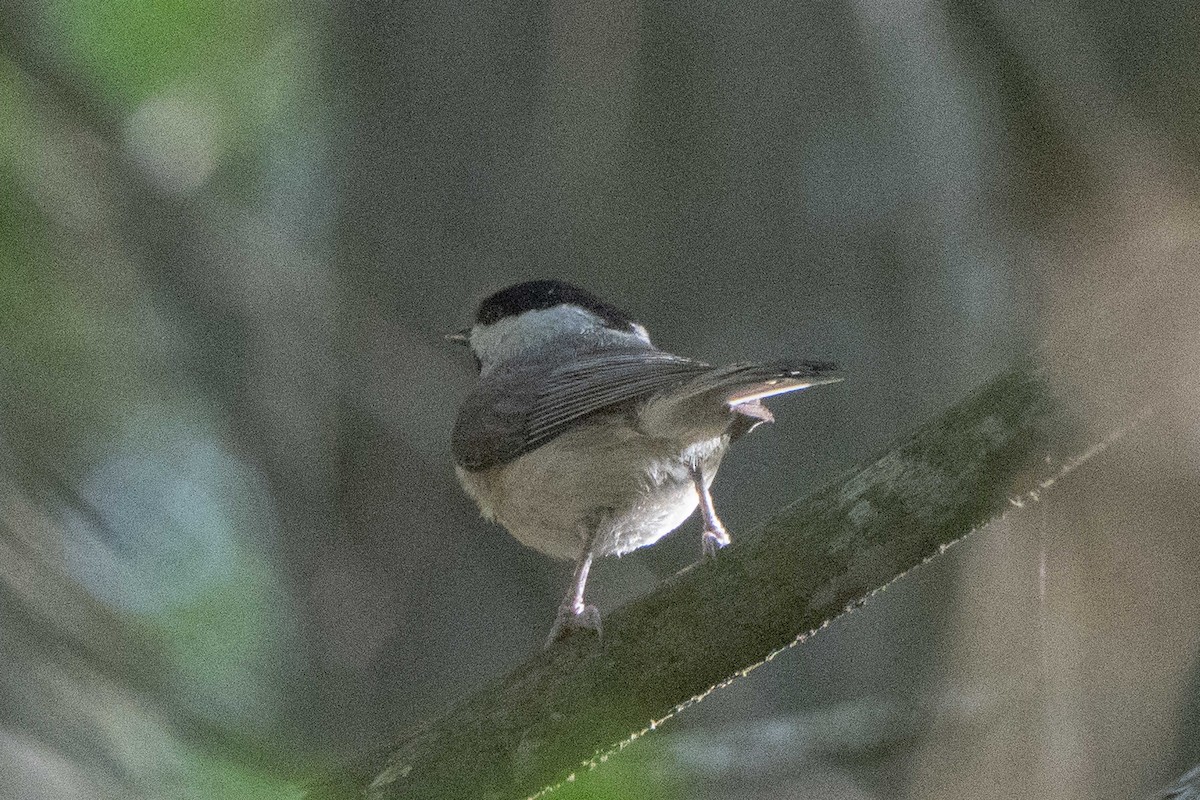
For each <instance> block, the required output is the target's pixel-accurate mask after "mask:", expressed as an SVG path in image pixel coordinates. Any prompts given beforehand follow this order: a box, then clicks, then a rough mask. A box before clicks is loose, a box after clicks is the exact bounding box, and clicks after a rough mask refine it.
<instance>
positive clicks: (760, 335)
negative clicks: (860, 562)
mask: <svg viewBox="0 0 1200 800" xmlns="http://www.w3.org/2000/svg"><path fill="white" fill-rule="evenodd" d="M1198 44H1200V15H1197V14H1195V11H1194V9H1193V8H1192V7H1191V6H1190V5H1189V4H1187V3H1173V2H1147V3H1136V4H1130V3H1118V2H1112V0H1103V1H1102V2H1098V3H1092V4H1084V5H1080V4H1067V3H1040V4H1027V3H1016V2H1011V1H1010V0H946V2H922V1H921V0H909V1H908V2H878V1H876V0H849V1H848V2H834V3H766V2H746V3H725V4H717V3H699V4H690V5H687V4H685V5H679V4H671V3H663V2H658V3H654V2H650V3H645V2H635V1H634V0H611V2H607V3H577V4H576V3H526V4H517V3H467V2H453V1H452V0H444V1H439V0H435V1H434V2H430V3H392V2H384V0H366V1H365V2H357V3H345V4H335V5H327V4H323V3H312V2H299V3H298V2H287V0H248V2H241V3H230V2H221V1H220V0H191V2H182V0H170V1H169V2H168V1H167V0H154V1H151V0H143V1H141V2H134V1H133V0H119V1H114V0H47V2H42V3H26V2H22V0H0V798H20V799H21V800H25V799H26V798H29V799H32V800H41V799H42V798H45V799H46V800H51V799H53V800H70V799H74V798H80V799H83V798H89V799H90V798H99V799H103V800H107V799H108V798H196V799H197V800H200V799H201V798H268V799H269V798H298V797H299V796H300V795H301V791H300V788H299V787H300V786H301V785H302V783H303V781H305V780H307V779H310V778H314V777H319V776H320V775H321V774H322V773H323V771H324V770H326V769H328V768H329V767H331V766H332V765H335V764H337V763H338V762H339V761H340V760H341V759H344V758H346V757H348V756H351V755H353V754H355V753H360V752H362V751H364V750H366V749H370V748H373V747H377V746H380V745H384V744H386V743H387V742H389V741H391V740H392V739H394V738H395V737H397V736H399V735H401V734H402V733H403V732H404V731H405V730H406V729H408V728H409V727H410V726H412V725H413V724H414V723H416V722H418V721H420V720H422V719H424V718H426V717H428V716H430V715H433V714H436V713H438V711H439V710H440V709H443V708H445V707H446V705H447V704H448V703H449V702H452V701H453V700H454V699H456V698H460V697H463V696H465V695H467V694H469V693H470V692H471V690H472V689H473V688H474V687H477V686H479V685H480V684H481V683H483V682H485V681H488V680H489V679H492V678H494V677H497V676H499V675H501V674H503V673H504V672H505V671H506V670H508V669H509V668H510V667H512V666H514V665H516V664H518V663H520V662H521V661H522V660H524V659H525V658H526V657H527V656H528V655H529V654H530V653H532V652H533V651H534V650H536V649H537V648H538V647H540V644H541V641H542V638H543V636H544V635H545V631H546V629H547V626H548V625H549V623H550V621H551V620H552V618H553V614H554V610H555V607H556V605H557V602H558V600H559V597H560V595H561V591H562V587H563V584H564V582H565V580H566V579H567V575H568V570H569V567H568V566H567V565H561V564H555V563H552V562H549V561H548V560H546V559H544V558H543V557H541V556H540V555H538V554H536V553H534V552H532V551H527V550H525V549H523V548H522V547H521V546H520V545H519V544H517V543H516V542H515V541H514V540H512V539H510V538H509V537H508V536H507V535H506V534H505V533H504V532H503V531H502V530H501V529H499V528H497V527H493V526H490V525H488V524H486V523H485V522H484V521H483V520H481V519H480V518H479V517H478V514H477V512H476V511H475V509H474V507H473V506H472V505H471V503H470V502H469V501H468V500H467V498H466V497H465V496H464V495H463V494H462V493H461V492H460V490H459V489H458V487H457V485H456V483H455V480H454V476H453V472H452V469H451V465H450V458H449V454H448V445H447V438H448V431H449V428H450V424H451V420H452V418H453V414H454V411H455V408H456V405H457V403H458V402H459V401H460V400H461V398H462V397H463V395H464V394H465V392H466V390H467V388H468V387H469V386H470V384H471V382H472V380H473V377H474V374H473V366H472V364H471V363H470V359H469V358H468V357H467V356H466V355H465V354H464V353H463V352H461V351H459V350H456V349H454V348H451V347H447V346H446V345H445V344H444V343H443V341H442V335H443V333H445V332H447V331H451V330H455V329H457V328H460V327H461V326H462V325H464V324H465V323H466V322H467V321H468V319H469V316H470V314H471V311H472V307H473V305H474V304H475V303H476V302H478V300H479V299H480V298H481V297H483V296H484V295H485V294H487V293H488V292H490V291H492V290H495V289H497V288H500V287H501V286H503V285H505V284H507V283H509V282H513V281H517V280H522V279H526V278H531V277H541V276H555V277H560V278H564V279H567V280H571V281H573V282H577V283H580V284H582V285H584V286H586V287H589V288H591V289H593V290H594V291H596V292H597V293H599V294H601V295H602V296H604V297H606V298H608V299H610V300H611V301H612V302H614V303H615V304H618V305H620V306H622V307H624V308H625V309H627V310H628V311H630V312H631V313H632V314H633V315H635V316H636V317H638V318H640V319H641V320H642V321H643V322H645V323H646V325H647V326H648V327H649V328H650V330H651V332H652V334H653V335H654V337H655V339H656V341H657V343H659V344H660V345H661V346H663V347H666V348H668V349H671V350H673V351H675V352H680V353H684V354H688V355H694V356H697V357H700V358H704V359H706V360H710V361H725V360H740V359H748V358H759V357H764V358H766V357H779V356H783V355H797V356H811V357H821V358H831V359H835V360H837V361H839V362H840V363H841V364H842V365H843V366H844V368H845V370H846V372H847V374H848V376H849V380H847V381H846V382H845V383H843V384H841V385H839V386H836V387H831V388H828V389H822V390H820V391H817V392H812V393H809V394H806V395H805V396H803V397H795V398H789V399H786V400H783V401H778V402H776V403H775V405H774V408H775V412H776V416H777V418H778V421H777V423H776V424H775V425H774V426H771V427H770V428H767V429H765V430H763V431H761V432H758V433H756V434H755V435H754V436H753V437H749V438H748V439H747V440H745V442H744V443H743V445H742V446H741V447H740V448H739V449H737V450H736V451H734V452H733V453H732V454H731V456H730V457H729V458H728V459H727V460H726V464H725V466H724V468H723V470H722V473H721V479H720V480H719V481H718V483H717V485H716V488H715V494H716V500H717V503H718V507H719V508H720V509H721V511H722V515H723V517H724V519H725V521H726V523H727V524H728V525H729V527H730V528H731V530H733V531H734V535H735V539H736V534H737V531H738V530H745V529H747V528H750V527H752V526H753V525H754V524H755V523H756V521H758V520H761V519H762V518H763V517H765V516H766V515H767V514H769V512H770V511H771V510H772V509H774V508H777V507H779V506H782V505H784V504H785V503H787V502H790V501H792V500H794V499H795V498H798V497H800V496H802V495H803V494H804V493H806V492H807V491H809V490H810V489H812V488H814V487H816V486H817V485H819V484H820V483H822V482H823V481H824V480H826V478H827V477H828V476H831V475H833V474H835V473H836V472H839V471H841V470H843V469H845V468H846V467H848V466H850V465H852V464H854V463H855V462H858V461H861V460H864V459H866V458H868V457H870V456H871V455H873V454H875V453H878V452H879V451H880V449H881V448H883V447H885V446H886V444H887V442H889V441H890V440H892V439H894V438H895V437H897V436H898V435H900V434H902V433H904V432H907V431H909V430H911V428H912V427H914V426H915V425H916V424H918V423H921V422H923V421H927V420H928V419H930V418H931V417H932V416H933V415H935V414H936V413H937V412H938V411H940V410H941V409H944V408H945V407H947V406H948V405H949V404H951V403H952V402H954V401H955V400H956V399H958V398H960V397H961V396H962V395H963V394H964V393H965V392H967V391H968V390H969V389H970V388H971V387H973V386H975V385H977V384H978V383H980V382H981V381H983V380H985V379H986V378H987V377H989V376H991V375H993V374H995V373H996V372H997V371H999V370H1001V369H1003V368H1005V367H1006V366H1007V365H1008V364H1010V363H1011V362H1012V360H1013V359H1014V358H1015V357H1016V356H1017V355H1018V354H1021V353H1025V352H1028V351H1030V350H1032V349H1034V348H1035V347H1037V346H1039V345H1040V344H1041V343H1043V342H1044V341H1046V340H1047V339H1052V338H1054V337H1055V336H1059V337H1063V336H1065V337H1067V338H1068V339H1072V338H1073V340H1075V341H1077V342H1083V343H1086V342H1088V341H1090V340H1093V339H1094V338H1095V333H1096V331H1104V332H1105V333H1107V334H1109V335H1110V336H1115V339H1116V341H1118V342H1119V343H1121V344H1120V346H1124V347H1135V346H1136V347H1145V348H1148V350H1147V352H1148V353H1149V355H1148V356H1147V358H1145V359H1144V360H1143V363H1144V366H1145V370H1144V372H1143V371H1139V375H1138V376H1137V378H1138V379H1139V380H1146V379H1156V380H1158V381H1159V382H1158V383H1152V385H1153V386H1154V387H1155V389H1154V390H1155V391H1156V392H1157V393H1159V394H1161V395H1166V396H1172V395H1173V396H1176V397H1178V398H1180V399H1181V401H1182V402H1181V403H1180V404H1179V405H1182V406H1185V408H1183V409H1182V410H1181V411H1180V413H1178V414H1177V415H1166V416H1165V417H1160V418H1159V419H1158V421H1157V423H1156V425H1155V426H1153V427H1151V428H1149V429H1147V430H1145V431H1144V432H1142V433H1139V434H1138V435H1137V436H1136V437H1132V438H1133V439H1134V440H1133V441H1129V442H1126V443H1123V444H1122V445H1121V446H1119V447H1117V448H1115V449H1113V450H1111V451H1109V453H1107V454H1105V456H1104V458H1103V459H1097V460H1096V461H1095V462H1094V463H1092V464H1089V465H1088V466H1086V467H1084V468H1083V469H1081V470H1079V471H1077V472H1076V473H1075V474H1073V475H1072V476H1071V477H1070V478H1069V479H1068V480H1066V481H1064V482H1063V484H1062V485H1060V486H1059V487H1056V490H1055V491H1054V492H1053V493H1051V494H1050V495H1049V496H1048V497H1047V498H1046V500H1045V501H1044V502H1042V503H1039V504H1037V505H1035V506H1033V507H1031V508H1027V509H1025V510H1024V511H1022V512H1021V513H1017V514H1014V515H1012V516H1010V517H1008V518H1006V519H1005V520H1003V521H1000V522H997V523H994V524H992V525H989V526H988V527H987V528H986V529H984V530H983V531H981V532H978V533H977V534H976V535H974V536H973V537H972V538H971V539H970V540H968V542H967V543H965V544H964V545H962V546H960V547H956V548H955V549H954V550H952V551H951V552H950V553H949V554H947V556H945V557H943V558H941V559H940V560H938V561H937V562H935V563H934V564H932V565H930V566H927V567H925V568H922V569H921V570H918V571H917V572H916V573H914V574H913V575H910V576H908V577H907V578H906V579H905V580H904V581H902V582H900V583H898V584H896V585H894V586H892V587H891V588H889V589H888V590H887V591H886V592H885V593H883V594H882V595H880V596H878V597H876V598H874V599H873V600H872V601H871V602H870V603H869V604H868V605H867V606H866V607H865V608H864V609H863V610H861V611H858V612H856V613H854V614H852V615H850V616H849V617H846V618H843V619H842V620H840V621H838V622H837V623H836V624H835V625H833V626H832V627H831V628H830V629H828V630H826V631H824V632H822V633H821V634H820V635H819V636H817V637H815V638H814V639H813V640H811V641H810V642H808V643H806V644H805V645H804V646H802V647H799V648H795V649H793V650H792V651H790V652H788V653H787V654H785V655H783V656H781V657H779V658H778V659H776V660H775V661H774V662H773V663H772V664H771V665H770V666H769V667H767V668H764V669H760V670H757V671H756V672H754V673H753V674H752V675H751V676H750V677H748V678H746V679H743V680H741V681H739V682H738V683H736V684H735V685H733V686H732V687H731V688H729V689H728V690H726V691H724V692H721V693H718V694H716V695H714V696H711V697H710V698H709V699H707V700H706V701H705V702H704V703H702V704H700V705H699V706H697V707H695V708H693V709H691V710H689V711H687V712H686V713H684V714H682V715H680V716H679V717H677V718H675V719H674V720H672V721H671V722H670V723H669V724H668V725H666V726H665V727H664V728H663V729H662V730H660V731H659V732H657V733H656V734H655V735H654V736H651V737H647V738H643V739H642V740H639V742H637V743H636V744H635V745H633V746H631V747H630V748H628V749H627V750H625V751H623V752H622V753H621V754H620V755H619V756H618V757H615V758H614V759H612V760H611V761H610V762H609V763H608V764H606V765H605V767H604V769H601V770H597V771H596V772H594V773H589V774H588V775H587V776H585V777H584V779H582V780H580V781H578V782H577V783H576V784H574V785H573V786H571V787H570V788H569V789H568V790H564V791H563V792H562V795H561V796H562V797H564V798H572V797H574V798H633V799H634V800H638V799H640V798H712V799H713V800H717V799H720V800H743V799H744V800H751V799H755V800H757V799H759V798H763V799H764V800H765V798H809V797H819V798H854V799H855V800H857V799H859V798H861V799H862V800H867V799H869V798H891V797H913V798H961V797H963V796H973V797H977V798H993V797H994V798H1001V797H1004V798H1008V797H1022V798H1128V797H1138V796H1142V795H1144V794H1146V793H1148V792H1149V791H1151V790H1153V789H1155V788H1156V787H1158V786H1160V785H1162V784H1164V783H1166V782H1167V781H1168V780H1169V779H1170V778H1172V777H1174V776H1175V775H1177V774H1179V773H1180V772H1182V771H1183V769H1184V768H1185V767H1187V766H1189V765H1190V764H1192V763H1194V762H1196V761H1198V760H1200V656H1198V653H1200V633H1198V632H1200V591H1198V590H1197V585H1200V536H1198V535H1197V524H1196V520H1197V519H1200V480H1198V476H1200V435H1198V429H1197V419H1198V416H1197V414H1196V406H1195V397H1197V396H1200V395H1196V394H1191V393H1190V387H1188V386H1182V385H1179V384H1178V383H1172V382H1171V381H1170V380H1169V379H1168V378H1166V377H1164V376H1169V375H1170V373H1171V370H1170V369H1169V367H1170V365H1171V364H1173V363H1176V362H1177V361H1178V360H1179V359H1180V358H1181V355H1189V354H1191V355H1194V354H1197V353H1200V333H1198V331H1200V326H1197V325H1195V319H1196V316H1195V314H1196V312H1197V309H1200V290H1198V286H1200V277H1198V273H1200V265H1198V261H1197V258H1196V256H1197V253H1200V247H1198V245H1200V173H1198V171H1197V157H1198V156H1200V72H1198V71H1197V70H1196V63H1197V61H1196V59H1197V54H1198ZM1114 309H1116V311H1113V310H1114ZM1163 381H1165V383H1164V382H1163ZM1125 388H1126V387H1092V391H1096V392H1098V393H1109V392H1119V391H1124V390H1125ZM1189 398H1190V399H1189ZM1087 406H1088V404H1087V403H1086V402H1084V401H1081V403H1080V413H1081V418H1082V419H1083V421H1084V422H1085V424H1091V422H1092V420H1089V419H1088V417H1087ZM1095 424H1096V426H1097V430H1098V431H1099V432H1100V433H1103V432H1104V431H1105V428H1104V423H1103V422H1096V423H1095ZM697 530H698V529H697V526H696V524H688V525H686V526H685V527H684V528H683V529H681V531H680V532H678V533H677V534H676V535H674V536H672V537H669V538H668V539H667V540H666V541H664V542H663V543H662V544H660V545H659V546H657V547H655V548H653V549H651V550H649V551H643V552H638V553H636V554H633V555H630V556H628V557H626V558H623V559H621V560H620V561H617V560H611V561H607V562H605V563H603V564H601V565H599V566H598V567H597V568H596V570H595V572H594V577H593V580H592V584H591V585H592V591H593V600H594V601H595V602H597V603H598V604H599V605H600V607H601V609H602V610H603V609H612V608H614V607H615V606H618V605H620V604H621V603H623V602H625V601H627V600H629V599H630V598H633V597H636V596H638V595H639V594H642V593H644V592H646V591H648V590H650V589H651V588H652V587H653V586H654V585H655V583H656V582H658V581H659V580H661V579H662V578H663V577H664V576H667V575H670V574H672V573H673V572H675V571H676V570H678V569H679V568H681V567H682V566H683V565H685V564H686V563H688V562H689V561H690V560H691V559H693V558H694V557H695V555H696V551H697V541H698V537H697V535H696V532H697ZM556 796H558V795H556Z"/></svg>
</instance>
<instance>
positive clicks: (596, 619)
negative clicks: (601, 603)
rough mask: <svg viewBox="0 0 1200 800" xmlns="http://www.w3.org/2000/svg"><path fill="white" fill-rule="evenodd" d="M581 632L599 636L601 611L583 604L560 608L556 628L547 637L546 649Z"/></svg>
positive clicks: (555, 622)
mask: <svg viewBox="0 0 1200 800" xmlns="http://www.w3.org/2000/svg"><path fill="white" fill-rule="evenodd" d="M579 631H582V632H586V633H589V634H594V635H595V636H599V635H600V611H599V610H598V609H597V608H596V607H595V606H585V605H583V604H582V603H580V604H578V605H575V604H572V605H564V606H559V609H558V616H557V617H555V619H554V627H552V628H551V629H550V635H549V636H547V637H546V648H547V649H549V648H550V647H551V646H552V645H553V644H554V643H555V642H557V641H559V640H561V639H566V638H567V637H569V636H571V635H572V634H574V633H576V632H579Z"/></svg>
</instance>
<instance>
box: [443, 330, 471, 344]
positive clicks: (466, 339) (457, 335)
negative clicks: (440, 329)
mask: <svg viewBox="0 0 1200 800" xmlns="http://www.w3.org/2000/svg"><path fill="white" fill-rule="evenodd" d="M445 338H446V341H447V342H454V343H455V344H468V343H470V341H471V329H470V328H464V329H462V330H461V331H455V332H454V333H447V334H446V337H445Z"/></svg>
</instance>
